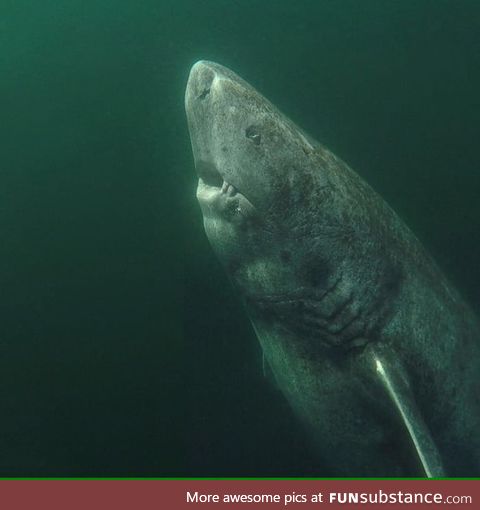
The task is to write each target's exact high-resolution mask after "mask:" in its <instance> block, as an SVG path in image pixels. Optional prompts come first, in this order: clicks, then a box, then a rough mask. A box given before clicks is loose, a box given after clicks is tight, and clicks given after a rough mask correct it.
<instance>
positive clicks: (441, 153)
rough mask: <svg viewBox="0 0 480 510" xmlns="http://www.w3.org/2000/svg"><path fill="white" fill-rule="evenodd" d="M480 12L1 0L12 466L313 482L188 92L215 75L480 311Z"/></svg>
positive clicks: (0, 385) (207, 0)
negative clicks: (348, 177)
mask: <svg viewBox="0 0 480 510" xmlns="http://www.w3.org/2000/svg"><path fill="white" fill-rule="evenodd" d="M479 26H480V4H479V2H477V1H475V0H471V1H469V0H450V1H446V0H415V1H413V0H402V1H394V0H390V1H384V0H364V1H361V2H360V1H358V0H341V1H339V0H316V1H314V0H301V1H296V2H293V1H284V0H277V1H272V2H266V1H264V2H260V1H258V0H257V1H254V0H239V1H232V0H222V1H220V0H203V1H202V0H156V1H153V0H142V1H141V2H135V1H133V0H128V1H127V0H116V1H112V0H110V1H106V0H96V1H91V2H90V1H85V0H69V1H58V0H56V1H54V0H43V1H42V2H33V1H31V0H30V1H23V0H15V1H13V0H3V1H2V2H1V4H0V76H1V79H0V101H1V110H0V156H1V159H0V234H1V239H2V242H1V249H0V416H1V419H0V476H188V475H190V476H235V475H237V476H271V475H289V476H302V475H315V476H322V474H324V473H323V472H322V468H321V467H319V466H318V465H317V464H316V461H315V460H314V458H313V456H311V454H310V451H309V446H308V443H307V442H306V440H305V437H304V433H303V430H302V428H301V427H300V426H299V425H298V424H297V422H296V420H295V418H294V417H293V414H292V413H291V411H290V410H289V408H288V406H287V404H286V402H285V401H284V399H283V397H282V396H281V394H280V393H279V391H278V390H277V389H276V388H275V385H274V384H272V382H271V381H270V380H269V378H268V376H267V377H265V375H264V373H263V369H262V354H261V351H260V348H259V346H258V342H257V340H256V339H255V337H254V334H253V332H252V329H251V327H250V325H249V322H248V319H247V317H246V315H245V313H244V312H243V309H242V305H241V303H240V302H239V300H238V298H237V296H236V295H235V293H234V291H233V290H232V288H231V287H230V284H229V282H228V280H227V277H226V275H225V274H224V273H223V271H222V270H221V268H220V265H219V263H218V262H217V260H216V259H215V258H214V255H213V252H212V250H211V249H210V246H209V245H208V241H207V239H206V237H205V235H204V232H203V227H202V218H201V214H200V210H199V207H198V205H197V203H196V200H195V187H196V178H195V171H194V167H193V158H192V155H191V149H190V140H189V136H188V132H187V126H186V120H185V114H184V107H183V97H184V90H185V85H186V80H187V77H188V73H189V69H190V67H191V65H192V64H193V63H194V62H195V61H197V60H199V59H208V60H213V61H217V62H219V63H221V64H223V65H226V66H227V67H230V68H231V69H232V70H234V71H235V72H237V73H238V74H239V75H240V76H242V77H243V78H244V79H246V80H247V81H248V82H249V83H251V84H252V85H253V86H255V87H256V88H257V89H258V90H259V91H260V92H262V93H263V94H264V95H265V96H266V97H267V98H269V99H270V100H271V101H272V102H273V103H274V104H275V105H276V106H278V107H279V108H280V109H281V110H282V111H284V113H286V114H287V115H288V116H289V117H290V118H292V120H293V121H295V122H296V123H297V124H298V125H300V126H301V127H302V128H304V129H305V130H306V131H307V132H309V133H310V134H311V135H312V136H313V137H314V138H317V139H318V140H320V141H321V142H323V143H324V144H326V145H327V146H328V147H329V148H330V149H331V150H333V151H334V152H335V153H336V154H337V155H338V156H340V157H341V158H343V159H344V160H346V161H347V162H348V163H349V164H350V165H351V166H352V167H353V168H354V169H355V170H356V171H357V172H358V173H359V174H360V175H361V176H362V177H364V178H365V179H366V180H367V181H368V182H369V183H370V184H371V185H372V186H373V187H374V188H375V189H376V190H377V191H378V192H379V193H380V194H381V195H382V196H383V197H384V198H385V199H386V201H387V202H388V203H389V204H390V205H391V206H392V207H393V208H394V209H395V210H396V211H397V212H398V213H399V215H400V216H401V217H402V218H403V219H404V220H405V221H406V223H407V224H408V225H409V226H410V227H411V228H412V230H413V231H414V232H415V233H416V234H417V236H418V237H419V238H420V239H421V240H422V241H423V243H424V244H425V245H426V246H427V248H428V250H429V251H430V252H431V253H432V254H433V255H434V257H435V258H436V260H437V262H438V263H439V264H440V266H441V267H442V268H443V269H444V271H445V272H446V274H447V275H448V276H449V277H450V279H451V280H452V281H453V282H454V283H455V284H456V285H457V286H458V287H459V288H460V290H461V291H462V293H463V294H464V296H465V297H466V298H467V300H468V301H469V302H470V303H471V304H472V305H473V306H474V307H475V308H476V309H477V310H478V309H479V307H480V291H479V284H480V264H479V260H480V228H479V227H480V221H479V219H480V162H479V157H478V151H479V125H480V100H479V91H480V31H479Z"/></svg>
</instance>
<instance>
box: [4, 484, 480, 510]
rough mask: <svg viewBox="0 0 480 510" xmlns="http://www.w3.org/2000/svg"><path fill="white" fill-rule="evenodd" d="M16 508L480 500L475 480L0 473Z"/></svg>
mask: <svg viewBox="0 0 480 510" xmlns="http://www.w3.org/2000/svg"><path fill="white" fill-rule="evenodd" d="M0 504H1V506H2V507H3V508H8V509H9V510H16V509H22V510H23V509H29V510H31V509H44V508H48V509H49V510H57V509H62V510H65V509H68V510H76V509H86V508H88V509H89V510H96V509H102V510H105V509H114V510H124V509H125V510H126V509H128V510H134V509H135V510H143V509H145V510H150V509H168V510H177V509H178V510H184V509H185V510H214V509H226V510H228V509H238V508H248V509H257V508H258V509H260V508H265V509H270V508H272V509H273V508H277V509H293V508H294V509H304V510H309V509H320V508H323V509H328V510H335V509H345V510H350V509H352V510H353V509H356V510H357V509H369V508H375V509H380V508H385V509H389V510H396V509H409V508H410V509H412V510H417V509H423V508H431V509H435V508H440V507H443V508H444V509H446V508H448V507H449V506H451V507H452V508H456V509H463V508H465V509H466V508H468V509H470V510H475V509H478V508H480V479H477V480H331V479H316V480H311V479H288V480H283V479H282V480H279V479H268V480H263V479H252V480H236V479H235V480H233V479H218V480H214V479H208V480H202V479H181V480H180V479H179V480H173V479H149V480H141V479H130V480H129V479H123V480H101V479H99V480H2V481H0Z"/></svg>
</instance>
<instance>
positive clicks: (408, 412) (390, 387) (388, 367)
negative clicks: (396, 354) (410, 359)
mask: <svg viewBox="0 0 480 510" xmlns="http://www.w3.org/2000/svg"><path fill="white" fill-rule="evenodd" d="M371 356H372V362H373V368H374V370H375V373H376V376H377V377H378V380H379V382H380V385H381V386H382V388H383V389H384V391H385V393H386V395H387V397H388V399H389V400H390V401H391V403H392V404H393V406H394V408H395V410H396V412H397V413H398V415H399V419H400V420H401V422H402V424H403V425H404V427H405V429H406V431H407V432H408V436H409V437H410V440H411V442H412V444H413V447H414V449H415V451H416V453H417V455H418V458H419V461H420V464H421V465H422V467H423V470H424V471H425V475H426V476H427V477H428V478H436V477H443V476H445V472H444V469H443V465H442V461H441V458H440V454H439V452H438V449H437V447H436V445H435V443H434V441H433V438H432V436H431V434H430V431H429V430H428V427H427V424H426V423H425V421H424V420H423V417H422V414H421V412H420V410H419V409H418V407H417V404H416V402H415V397H414V395H413V392H412V390H411V388H410V384H409V381H408V379H407V378H406V376H405V374H404V371H403V370H401V367H400V364H399V363H398V362H392V361H391V360H389V359H387V357H386V355H384V354H383V353H381V352H379V351H378V350H376V349H375V348H372V349H371Z"/></svg>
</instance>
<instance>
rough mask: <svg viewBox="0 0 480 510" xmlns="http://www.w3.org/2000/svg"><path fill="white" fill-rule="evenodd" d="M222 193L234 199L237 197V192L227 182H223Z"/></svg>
mask: <svg viewBox="0 0 480 510" xmlns="http://www.w3.org/2000/svg"><path fill="white" fill-rule="evenodd" d="M221 192H222V193H225V194H226V195H228V196H229V197H233V196H234V195H236V193H237V190H236V188H235V186H233V185H232V184H229V183H228V182H227V181H223V184H222V189H221Z"/></svg>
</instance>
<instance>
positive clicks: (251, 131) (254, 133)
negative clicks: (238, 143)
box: [245, 126, 262, 145]
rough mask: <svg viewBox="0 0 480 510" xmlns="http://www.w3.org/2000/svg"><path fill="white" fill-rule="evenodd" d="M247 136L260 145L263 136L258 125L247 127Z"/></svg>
mask: <svg viewBox="0 0 480 510" xmlns="http://www.w3.org/2000/svg"><path fill="white" fill-rule="evenodd" d="M245 136H246V137H247V138H249V139H250V140H252V142H253V143H254V144H255V145H260V141H261V139H262V137H261V136H260V133H259V130H258V128H257V127H256V126H248V127H247V129H245Z"/></svg>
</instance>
